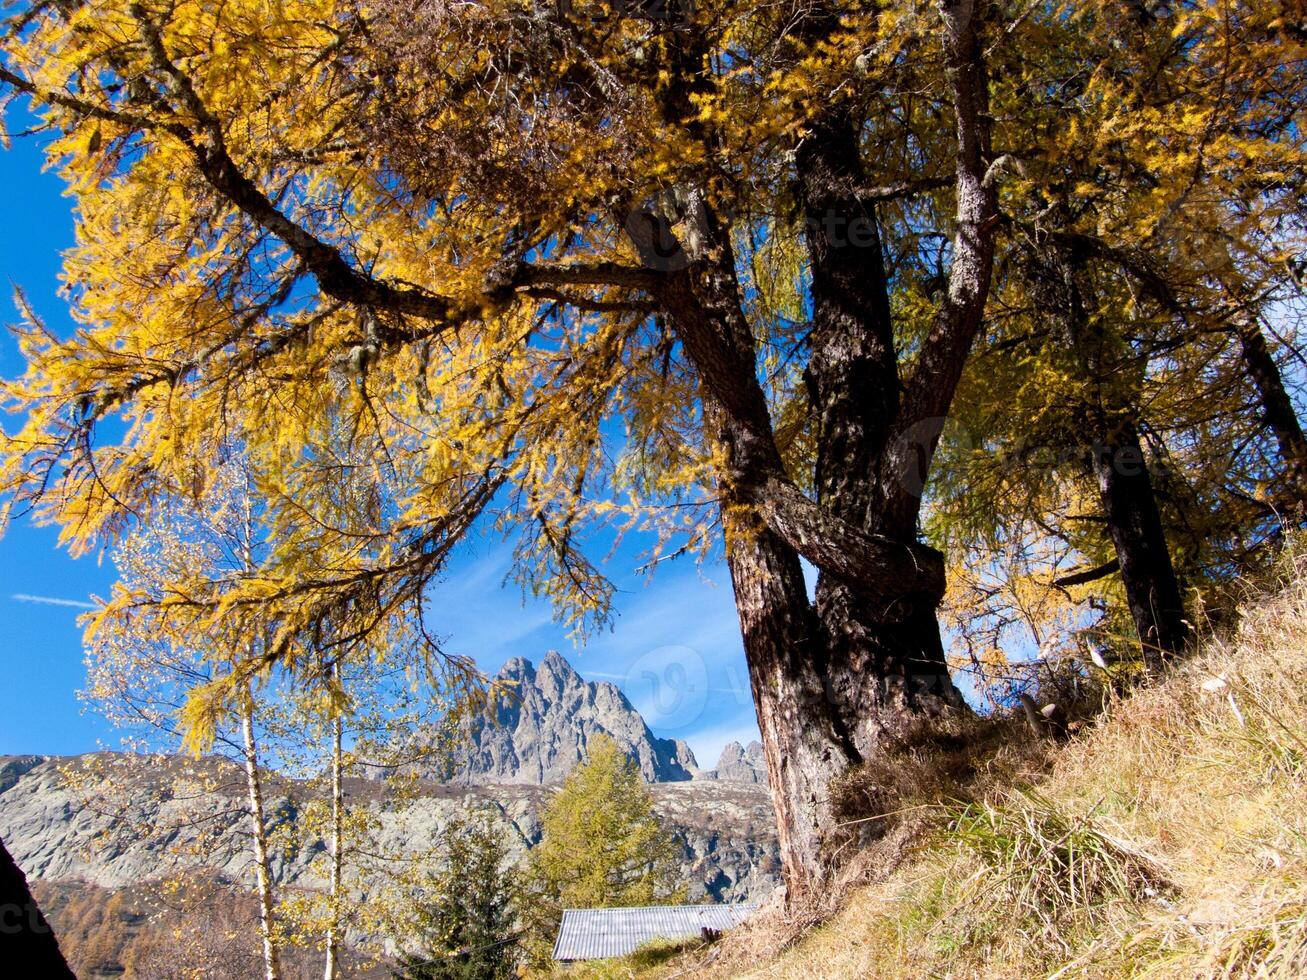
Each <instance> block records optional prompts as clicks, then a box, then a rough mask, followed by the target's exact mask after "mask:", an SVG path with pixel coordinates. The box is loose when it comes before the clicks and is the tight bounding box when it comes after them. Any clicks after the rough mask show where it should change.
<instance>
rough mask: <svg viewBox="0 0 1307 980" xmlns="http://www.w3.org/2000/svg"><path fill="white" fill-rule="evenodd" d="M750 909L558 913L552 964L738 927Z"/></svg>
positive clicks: (721, 907)
mask: <svg viewBox="0 0 1307 980" xmlns="http://www.w3.org/2000/svg"><path fill="white" fill-rule="evenodd" d="M757 908H758V906H756V905H651V906H647V907H644V908H631V909H564V910H563V924H562V925H561V926H559V927H558V941H557V942H555V943H554V959H556V960H602V959H607V958H608V957H610V956H625V955H626V954H627V953H633V952H635V951H636V950H637V949H639V948H640V947H641V946H643V945H645V943H648V942H651V941H653V940H655V939H671V940H676V939H692V938H694V937H696V936H699V935H700V934H701V933H702V932H703V930H704V929H712V930H715V931H717V932H721V931H723V930H726V929H730V928H732V927H734V926H738V925H739V924H740V923H741V922H743V921H744V920H745V919H747V918H748V917H749V915H750V914H752V913H753V912H754V911H756V910H757Z"/></svg>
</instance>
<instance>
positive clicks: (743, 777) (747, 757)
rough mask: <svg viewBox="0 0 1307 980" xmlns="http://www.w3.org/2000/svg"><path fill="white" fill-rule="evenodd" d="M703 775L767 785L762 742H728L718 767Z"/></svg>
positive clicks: (718, 761)
mask: <svg viewBox="0 0 1307 980" xmlns="http://www.w3.org/2000/svg"><path fill="white" fill-rule="evenodd" d="M702 776H703V778H706V779H721V780H725V781H728V782H735V783H760V784H762V785H763V786H765V785H767V760H766V759H764V758H763V755H762V743H760V742H757V741H753V742H750V743H749V744H748V745H745V746H741V745H740V743H739V742H727V743H726V747H725V748H724V749H722V754H721V758H719V759H718V760H717V765H716V767H714V768H713V769H710V770H708V772H705V773H703V774H702Z"/></svg>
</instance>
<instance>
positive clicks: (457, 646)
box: [0, 139, 757, 767]
mask: <svg viewBox="0 0 1307 980" xmlns="http://www.w3.org/2000/svg"><path fill="white" fill-rule="evenodd" d="M41 165H42V155H41V152H40V147H39V145H38V143H37V142H36V140H34V139H18V140H15V141H14V146H13V148H12V149H11V150H9V151H7V152H5V151H0V229H2V230H3V231H2V233H0V276H3V277H4V279H5V280H6V282H5V283H4V286H5V289H6V292H8V283H9V282H10V281H12V282H13V283H15V284H17V285H19V286H21V287H22V288H23V290H24V291H25V292H26V293H27V295H28V298H29V300H30V301H31V302H32V304H33V306H34V307H35V308H36V310H37V311H38V312H39V313H40V314H41V315H42V316H43V317H44V318H45V319H46V321H47V322H48V323H49V324H50V326H51V327H53V328H54V329H55V330H56V331H58V332H61V333H62V332H65V331H67V330H70V329H71V325H70V322H69V318H68V316H67V312H66V308H65V306H64V304H63V301H62V300H61V299H60V298H59V296H58V295H57V289H58V285H59V280H58V275H59V265H60V258H59V255H60V252H61V251H62V250H63V249H65V248H67V247H68V246H70V245H71V244H72V241H73V221H72V214H71V202H70V200H69V199H68V198H66V197H64V196H62V183H61V181H60V180H59V178H58V177H57V176H56V175H54V174H51V173H43V172H41ZM0 303H2V304H3V305H2V306H0V309H2V310H3V313H2V314H0V317H2V318H3V321H4V322H5V323H11V322H13V321H14V320H15V319H16V314H15V313H14V312H13V306H12V304H11V303H9V302H8V299H7V297H5V298H4V299H3V300H0ZM22 367H23V365H22V359H21V358H20V357H19V354H18V349H17V345H16V344H15V342H14V339H13V337H12V336H11V335H9V334H7V333H6V334H4V335H3V336H0V376H3V377H5V378H12V377H14V376H15V375H17V374H19V373H20V372H21V371H22ZM16 424H17V419H16V418H15V417H13V416H9V417H5V418H3V419H0V425H3V426H4V427H5V428H6V429H7V430H9V431H12V429H13V427H14V426H15V425H16ZM56 537H57V532H56V531H55V530H54V529H53V528H37V527H32V526H30V525H29V524H27V523H25V522H22V521H17V522H15V523H14V524H13V525H12V526H11V527H10V528H9V529H8V531H7V532H6V533H5V535H4V537H3V538H0V754H9V753H28V752H31V753H52V754H67V753H75V752H86V751H92V750H94V749H96V748H98V747H101V746H114V745H116V744H117V741H118V736H117V734H116V733H115V732H114V731H113V730H112V729H111V728H110V727H109V726H107V725H106V724H105V723H104V722H103V721H102V720H101V719H100V718H99V717H97V716H96V715H94V714H93V713H89V712H86V711H84V710H83V709H82V706H81V705H80V704H79V702H78V700H77V697H76V691H77V689H78V688H79V687H80V686H81V684H82V680H83V677H84V669H83V665H82V648H81V629H80V627H79V626H78V624H77V617H78V615H79V614H80V613H81V612H82V611H83V609H82V608H79V606H78V604H79V603H86V602H87V601H88V599H89V597H91V596H93V595H97V594H98V595H104V594H107V592H108V589H109V585H110V583H111V582H112V581H113V569H112V567H111V565H110V563H109V562H108V561H107V560H105V561H103V562H100V561H97V560H96V558H95V557H94V556H92V557H88V558H83V559H80V560H78V561H73V560H72V559H70V558H69V557H68V555H67V554H66V553H65V552H63V551H61V550H59V549H58V548H57V547H56ZM641 548H642V543H641V542H639V541H637V540H634V539H632V540H631V541H630V542H628V543H627V544H625V545H624V546H623V547H621V548H620V549H618V551H617V552H616V553H615V554H614V555H613V556H612V557H611V558H610V559H609V560H608V563H607V565H606V568H607V569H608V571H609V574H610V575H611V576H612V577H613V579H614V581H615V583H616V584H617V586H618V588H619V590H620V591H619V593H618V596H617V602H616V611H617V616H616V620H615V623H614V625H613V628H612V630H611V631H606V632H603V633H600V634H598V635H596V636H594V637H593V638H591V640H590V641H589V643H588V644H587V645H586V646H585V647H583V648H577V647H575V646H574V645H573V644H572V642H571V641H570V640H569V639H567V637H566V635H565V633H564V631H563V630H561V629H560V628H558V627H557V626H556V625H555V624H554V623H553V622H552V621H551V619H550V611H549V608H548V606H547V605H546V604H544V603H541V602H537V601H533V600H527V601H525V602H524V601H523V599H522V596H521V594H520V593H519V591H518V590H517V588H516V587H515V586H513V585H511V584H510V585H508V586H506V587H505V586H503V581H504V578H505V576H506V575H507V573H508V569H509V549H508V548H507V547H506V546H504V545H503V544H502V543H501V542H499V541H498V540H496V539H493V538H483V539H479V540H473V541H471V542H469V546H468V547H467V548H466V549H465V550H464V552H463V553H462V554H460V555H459V557H458V559H457V560H456V561H455V562H454V563H453V564H452V565H451V567H450V569H449V574H448V576H447V577H446V580H445V581H444V582H443V583H441V584H440V585H438V586H437V587H436V588H435V589H434V590H433V592H432V594H431V597H430V609H431V617H430V621H431V623H432V624H433V625H435V626H436V628H437V629H438V630H439V632H440V634H441V635H442V636H444V637H446V638H447V643H446V646H447V648H448V649H449V651H450V652H454V653H463V654H467V655H470V656H473V657H475V658H476V659H477V661H478V663H479V664H480V665H481V666H482V668H483V669H485V670H488V671H494V670H496V669H498V668H499V666H500V665H501V664H503V662H504V661H505V660H507V659H509V658H510V657H513V656H519V655H520V656H524V657H527V658H528V659H531V660H535V661H538V660H539V659H540V658H541V657H542V656H543V655H544V654H545V652H546V651H548V650H551V649H554V650H558V651H559V652H560V653H562V654H563V655H564V656H565V657H567V658H568V659H569V660H570V661H571V662H572V663H573V664H574V665H575V666H576V668H577V670H578V671H580V672H581V674H582V675H584V676H585V677H587V678H589V679H591V680H608V681H612V682H613V683H615V684H617V685H618V686H619V687H620V688H622V690H623V691H624V692H625V693H626V695H627V697H629V698H630V699H631V701H632V702H633V703H634V704H635V706H636V707H637V708H638V709H639V710H640V711H641V713H642V714H644V716H645V719H646V720H647V721H648V722H649V724H650V727H651V728H653V730H654V732H655V733H656V734H658V735H661V736H665V737H675V738H684V739H686V740H687V741H688V742H689V743H690V746H691V747H692V748H693V749H694V751H695V754H696V756H697V757H698V759H699V763H700V765H702V766H705V767H708V766H711V765H713V763H715V762H716V760H717V756H718V754H719V753H720V751H721V747H722V746H723V745H724V744H725V743H726V742H728V741H731V740H732V739H738V740H740V741H747V740H748V739H750V738H755V737H756V736H757V725H756V721H755V716H754V711H753V703H752V700H751V698H750V695H749V682H748V674H747V672H746V668H745V663H744V653H743V650H742V648H741V645H740V637H739V628H738V624H737V620H736V617H735V608H734V605H733V602H732V598H731V590H730V581H729V577H728V575H727V572H726V569H725V567H724V565H722V564H720V563H713V564H709V565H706V566H703V567H698V566H696V565H694V564H693V562H692V561H690V560H688V559H683V560H682V561H679V562H673V563H668V564H664V565H663V566H661V567H660V568H659V571H658V574H657V576H656V577H655V578H654V579H653V581H652V582H651V583H647V582H646V578H645V576H644V575H643V574H641V573H637V572H636V567H637V566H638V565H639V557H638V552H639V551H640V550H641Z"/></svg>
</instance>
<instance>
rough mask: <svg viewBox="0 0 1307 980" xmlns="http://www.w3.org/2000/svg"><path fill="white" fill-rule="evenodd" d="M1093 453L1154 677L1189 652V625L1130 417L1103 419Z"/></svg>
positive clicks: (1124, 578)
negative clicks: (1169, 659)
mask: <svg viewBox="0 0 1307 980" xmlns="http://www.w3.org/2000/svg"><path fill="white" fill-rule="evenodd" d="M1092 454H1093V466H1094V475H1095V476H1096V477H1097V479H1098V489H1099V494H1100V495H1101V497H1102V501H1103V512H1104V514H1105V515H1106V517H1107V526H1108V529H1109V531H1110V532H1111V535H1112V544H1113V546H1114V547H1115V549H1116V558H1117V563H1118V565H1119V566H1120V570H1121V582H1122V584H1123V585H1124V586H1125V592H1126V601H1127V602H1128V603H1129V605H1130V615H1131V617H1132V618H1133V619H1134V623H1135V629H1136V630H1137V631H1138V633H1139V642H1140V644H1141V645H1142V647H1143V653H1144V663H1145V664H1146V665H1147V667H1148V669H1149V671H1150V672H1154V673H1155V672H1157V671H1160V670H1161V669H1162V666H1163V664H1164V662H1165V659H1166V658H1167V657H1173V656H1176V655H1178V654H1180V653H1181V652H1182V651H1183V650H1184V646H1185V643H1186V642H1187V641H1188V638H1189V626H1188V623H1187V622H1186V621H1185V618H1184V603H1183V601H1182V600H1181V598H1180V586H1179V583H1178V582H1177V581H1176V577H1175V569H1174V567H1173V566H1172V564H1171V553H1170V550H1169V549H1168V548H1167V544H1166V533H1165V531H1164V529H1163V527H1162V517H1161V514H1160V513H1159V512H1158V509H1157V497H1156V495H1155V493H1154V492H1153V482H1152V477H1151V476H1150V474H1149V472H1148V463H1147V457H1146V456H1145V455H1144V451H1143V446H1142V445H1141V443H1140V441H1139V430H1138V428H1137V427H1136V426H1135V423H1134V421H1133V420H1132V419H1130V418H1129V417H1128V416H1125V417H1118V418H1117V419H1115V420H1114V421H1109V420H1106V419H1103V418H1102V417H1101V415H1100V422H1099V430H1098V444H1097V445H1095V446H1094V447H1093V449H1092Z"/></svg>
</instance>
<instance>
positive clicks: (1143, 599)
mask: <svg viewBox="0 0 1307 980" xmlns="http://www.w3.org/2000/svg"><path fill="white" fill-rule="evenodd" d="M1054 254H1057V258H1056V263H1057V265H1056V269H1054V270H1050V271H1051V276H1050V278H1051V279H1052V280H1053V283H1051V284H1049V285H1050V288H1051V289H1052V293H1051V294H1050V299H1051V301H1052V302H1054V303H1057V304H1060V308H1061V309H1062V310H1063V315H1064V322H1065V327H1066V337H1065V339H1066V343H1067V347H1068V348H1069V350H1070V351H1071V354H1072V357H1073V359H1074V363H1075V369H1076V370H1077V371H1079V372H1080V374H1081V380H1082V381H1083V382H1084V384H1085V386H1086V388H1087V390H1088V392H1089V394H1088V396H1087V398H1086V400H1085V405H1084V408H1085V412H1086V414H1087V416H1088V417H1089V419H1090V422H1091V425H1092V426H1093V438H1094V445H1093V446H1091V447H1090V456H1091V460H1090V465H1091V467H1092V468H1093V472H1094V477H1095V479H1096V480H1097V482H1098V490H1099V496H1100V499H1101V501H1102V507H1103V515H1104V517H1105V519H1106V521H1107V527H1108V532H1109V533H1110V534H1111V537H1112V545H1113V548H1114V549H1115V550H1116V558H1117V565H1118V567H1119V569H1120V573H1121V583H1122V585H1123V586H1124V587H1125V593H1126V601H1127V603H1128V605H1129V607H1130V616H1131V618H1132V619H1133V620H1134V624H1135V630H1136V632H1137V633H1138V634H1139V643H1140V646H1141V648H1142V651H1143V657H1144V664H1145V665H1146V667H1147V668H1148V670H1149V672H1150V673H1156V672H1158V671H1160V670H1161V669H1162V667H1163V664H1164V663H1165V661H1166V659H1167V658H1168V657H1175V656H1178V655H1179V654H1181V653H1182V652H1183V651H1184V647H1185V644H1186V643H1187V642H1188V639H1189V625H1188V623H1187V622H1186V620H1185V618H1184V602H1183V600H1182V599H1181V595H1180V585H1179V582H1178V581H1177V579H1176V575H1175V567H1174V566H1173V565H1172V563H1171V552H1170V548H1169V547H1168V546H1167V542H1166V531H1165V528H1164V527H1163V526H1162V516H1161V512H1160V510H1159V509H1158V506H1157V495H1156V493H1155V491H1154V488H1153V480H1152V475H1151V474H1150V473H1149V470H1148V457H1147V456H1146V455H1145V454H1144V450H1143V445H1142V443H1141V442H1140V439H1139V423H1138V414H1137V412H1136V410H1135V408H1134V398H1135V394H1136V392H1135V390H1134V384H1135V383H1134V382H1133V381H1131V380H1130V379H1131V378H1132V377H1133V376H1134V372H1132V371H1131V370H1130V369H1129V367H1128V365H1129V364H1130V363H1131V358H1130V357H1129V356H1128V352H1125V351H1123V350H1120V349H1118V348H1120V347H1121V346H1122V342H1121V341H1118V340H1114V339H1113V338H1112V337H1110V336H1109V335H1108V333H1107V332H1106V331H1105V330H1104V329H1103V327H1102V325H1101V324H1100V323H1098V322H1097V321H1096V319H1095V318H1094V317H1093V316H1092V315H1091V313H1090V311H1089V310H1088V308H1087V306H1086V302H1085V293H1084V289H1085V286H1084V284H1083V282H1082V279H1083V270H1082V266H1081V260H1080V258H1079V257H1078V256H1076V255H1074V254H1069V253H1065V254H1058V253H1056V251H1055V253H1054ZM1055 308H1057V307H1055Z"/></svg>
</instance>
